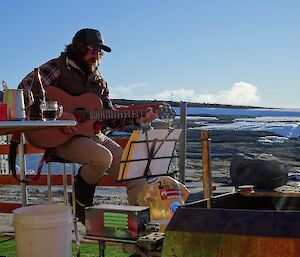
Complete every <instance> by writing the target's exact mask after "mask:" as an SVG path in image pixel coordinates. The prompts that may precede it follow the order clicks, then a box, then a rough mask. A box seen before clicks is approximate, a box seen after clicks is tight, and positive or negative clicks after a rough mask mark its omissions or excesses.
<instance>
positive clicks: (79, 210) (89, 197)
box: [75, 174, 97, 224]
mask: <svg viewBox="0 0 300 257" xmlns="http://www.w3.org/2000/svg"><path fill="white" fill-rule="evenodd" d="M96 186H97V184H94V185H91V184H88V183H86V182H85V181H84V179H83V178H82V177H81V176H80V174H78V175H77V176H76V177H75V198H76V217H77V218H78V220H79V221H80V222H81V223H82V224H85V207H88V206H92V205H93V198H94V194H95V190H96Z"/></svg>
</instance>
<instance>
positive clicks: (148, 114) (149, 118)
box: [136, 107, 157, 123]
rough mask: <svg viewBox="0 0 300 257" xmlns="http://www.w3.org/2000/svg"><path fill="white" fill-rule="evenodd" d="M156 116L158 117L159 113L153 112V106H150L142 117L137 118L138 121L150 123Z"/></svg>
mask: <svg viewBox="0 0 300 257" xmlns="http://www.w3.org/2000/svg"><path fill="white" fill-rule="evenodd" d="M156 118H157V114H156V113H155V112H153V109H152V108H151V107H148V108H147V109H146V115H145V116H143V117H141V118H137V119H136V121H137V122H139V123H150V122H152V121H153V120H155V119H156Z"/></svg>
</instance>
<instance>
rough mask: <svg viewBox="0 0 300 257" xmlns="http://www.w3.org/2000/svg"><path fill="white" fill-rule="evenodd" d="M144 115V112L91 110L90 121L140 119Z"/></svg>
mask: <svg viewBox="0 0 300 257" xmlns="http://www.w3.org/2000/svg"><path fill="white" fill-rule="evenodd" d="M144 115H145V111H144V110H98V109H95V110H91V111H90V119H92V120H111V119H125V118H140V117H143V116H144Z"/></svg>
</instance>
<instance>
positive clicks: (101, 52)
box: [87, 46, 104, 57]
mask: <svg viewBox="0 0 300 257" xmlns="http://www.w3.org/2000/svg"><path fill="white" fill-rule="evenodd" d="M87 49H88V51H89V52H90V53H91V54H93V55H100V57H102V56H103V55H104V53H103V51H102V50H101V49H100V50H99V49H97V48H95V47H91V46H87Z"/></svg>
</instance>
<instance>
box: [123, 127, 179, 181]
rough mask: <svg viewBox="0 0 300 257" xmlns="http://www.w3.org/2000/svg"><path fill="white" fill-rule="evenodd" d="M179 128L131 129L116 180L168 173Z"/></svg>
mask: <svg viewBox="0 0 300 257" xmlns="http://www.w3.org/2000/svg"><path fill="white" fill-rule="evenodd" d="M180 133H181V129H152V130H148V131H145V132H144V131H142V130H136V131H133V132H132V134H131V137H130V138H129V140H128V143H127V145H126V147H125V149H124V152H123V155H122V159H121V165H120V171H119V176H118V181H124V180H130V179H136V178H141V177H153V176H161V175H167V174H169V167H170V164H171V160H172V158H173V157H174V156H173V152H174V149H175V145H176V142H177V141H178V139H179V136H180Z"/></svg>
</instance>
